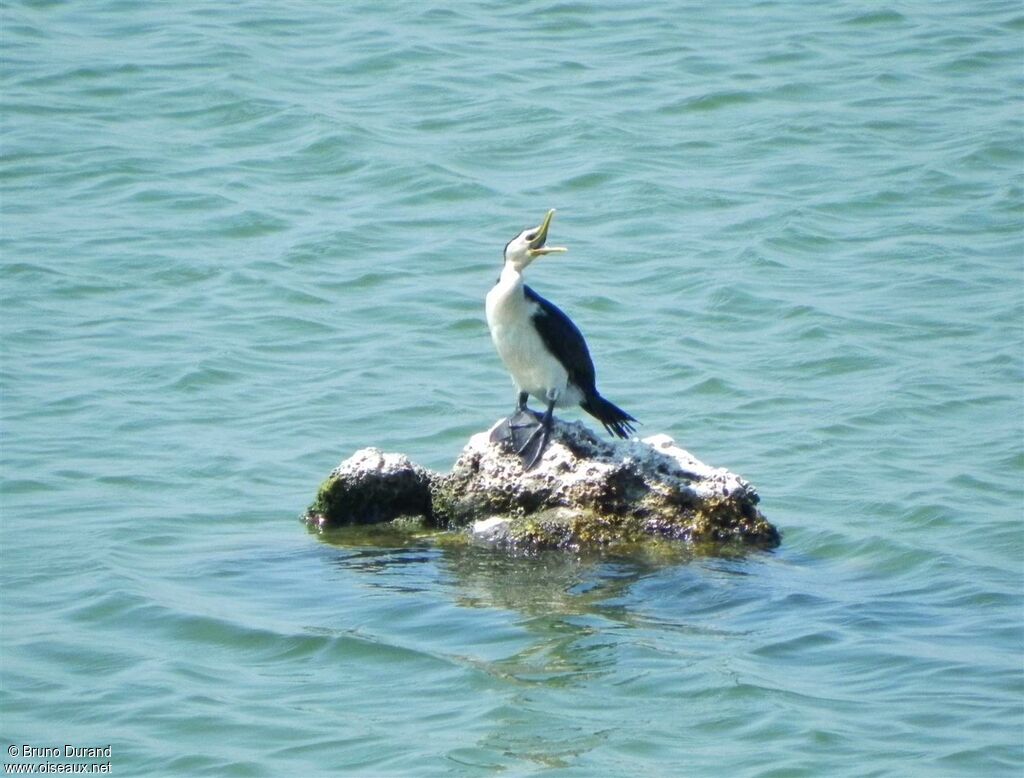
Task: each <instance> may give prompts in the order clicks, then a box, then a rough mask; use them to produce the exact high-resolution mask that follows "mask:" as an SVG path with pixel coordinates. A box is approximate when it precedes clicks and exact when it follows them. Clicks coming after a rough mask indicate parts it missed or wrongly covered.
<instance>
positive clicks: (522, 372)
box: [487, 267, 579, 405]
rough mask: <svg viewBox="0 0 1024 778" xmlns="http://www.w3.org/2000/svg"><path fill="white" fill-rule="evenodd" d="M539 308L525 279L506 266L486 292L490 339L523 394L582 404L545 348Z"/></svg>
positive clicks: (561, 403) (566, 376) (562, 402)
mask: <svg viewBox="0 0 1024 778" xmlns="http://www.w3.org/2000/svg"><path fill="white" fill-rule="evenodd" d="M538 307H539V306H538V305H537V304H536V303H535V302H532V301H530V300H527V299H526V295H525V294H523V281H522V276H520V275H519V273H516V272H515V271H514V270H511V269H510V268H507V267H506V269H505V270H504V271H502V274H501V278H500V279H499V281H498V283H497V284H496V285H495V286H494V288H493V289H491V291H490V292H488V293H487V326H488V327H490V330H491V340H493V341H494V347H495V348H496V349H497V350H498V355H499V356H500V357H501V360H502V361H503V362H504V363H505V367H507V368H508V371H509V372H510V373H511V374H512V380H513V381H515V382H516V385H517V386H518V387H519V389H520V391H523V392H529V393H530V394H531V395H533V396H534V397H536V398H537V399H539V400H543V401H546V400H547V399H548V397H549V393H550V392H551V391H552V390H553V391H555V392H557V393H558V394H559V400H560V402H559V403H558V404H559V405H567V404H575V403H577V402H579V398H578V397H575V394H576V393H575V392H571V391H570V392H568V393H567V392H566V382H567V380H568V373H567V372H566V370H565V368H564V367H562V364H561V363H560V362H559V361H558V360H557V359H555V358H554V357H553V356H552V355H551V353H550V352H549V351H548V350H547V348H545V346H544V342H543V341H542V340H541V338H540V335H538V334H537V330H536V328H535V327H534V326H533V321H532V317H533V314H534V313H535V312H536V311H537V308H538ZM570 394H572V395H574V396H573V397H570V396H568V395H570Z"/></svg>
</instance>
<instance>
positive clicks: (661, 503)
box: [306, 420, 779, 549]
mask: <svg viewBox="0 0 1024 778" xmlns="http://www.w3.org/2000/svg"><path fill="white" fill-rule="evenodd" d="M499 423H500V422H499ZM489 440H490V434H489V432H481V433H478V434H477V435H474V436H473V437H472V438H470V440H469V443H467V445H466V447H465V448H464V449H463V451H462V454H461V455H460V456H459V458H458V460H457V461H456V462H455V465H454V467H453V468H452V470H451V472H449V473H444V474H441V473H434V472H431V471H428V470H425V469H423V468H421V467H419V466H418V465H415V464H413V463H412V462H410V461H409V459H408V458H407V457H405V456H403V455H401V454H385V453H382V452H380V451H378V450H376V449H363V450H361V451H358V452H356V453H355V454H354V455H353V456H352V457H350V458H349V459H348V460H346V461H345V462H343V463H342V464H341V465H339V466H338V467H337V468H335V470H334V471H333V472H332V473H331V474H330V476H329V477H328V478H327V480H326V481H324V483H323V484H322V485H321V487H320V491H319V493H318V495H317V498H316V500H315V502H314V503H313V504H312V505H311V506H310V508H309V510H308V511H307V514H306V517H307V521H309V522H310V523H312V524H314V525H316V526H318V527H322V528H326V527H331V526H338V525H342V524H353V523H377V522H386V521H394V520H408V519H409V518H413V517H418V518H419V519H420V522H421V523H425V524H427V525H430V526H435V527H439V528H445V529H453V530H464V531H466V532H467V533H468V534H469V536H470V537H472V538H474V539H476V540H478V541H480V542H487V543H494V544H499V545H506V546H511V547H516V548H546V547H556V548H567V549H578V548H582V547H587V546H608V545H620V544H632V543H639V542H644V541H647V540H651V539H655V538H670V539H675V540H683V541H689V542H691V543H716V544H722V543H728V544H734V543H742V544H748V545H755V546H759V547H768V548H770V547H774V546H776V545H778V543H779V533H778V531H777V530H776V529H775V527H773V526H772V525H771V524H770V523H769V522H768V521H767V520H766V519H765V518H764V516H763V515H762V514H761V513H760V511H759V510H758V508H757V504H758V501H759V498H758V495H757V492H756V491H755V490H754V488H753V487H752V486H751V485H750V484H749V483H747V482H746V481H744V480H743V479H742V478H740V477H739V476H737V475H735V474H734V473H730V472H729V471H728V470H724V469H721V468H713V467H710V466H708V465H706V464H704V463H703V462H701V461H699V460H698V459H696V458H695V457H693V456H692V455H691V454H689V453H688V452H686V451H684V450H683V449H681V448H679V447H678V446H676V444H675V443H674V442H673V441H672V439H671V438H669V437H668V436H666V435H655V436H653V437H649V438H645V439H644V440H638V439H633V440H629V441H609V440H604V439H601V438H598V437H597V436H596V435H594V433H592V432H591V431H590V430H589V429H588V428H587V427H586V426H584V425H583V424H582V423H580V422H563V421H559V420H556V421H555V424H554V428H553V430H552V435H551V442H550V444H549V445H548V448H547V450H546V451H545V452H544V456H543V458H542V459H541V461H540V463H539V464H538V465H537V466H536V467H535V468H534V469H533V470H530V471H524V470H523V466H522V464H521V462H520V460H519V458H518V457H517V456H515V455H514V454H512V453H509V452H507V451H505V450H504V449H503V448H502V447H501V446H498V445H495V444H492V443H490V442H489Z"/></svg>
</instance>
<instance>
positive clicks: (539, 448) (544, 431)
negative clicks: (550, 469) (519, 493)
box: [516, 414, 551, 470]
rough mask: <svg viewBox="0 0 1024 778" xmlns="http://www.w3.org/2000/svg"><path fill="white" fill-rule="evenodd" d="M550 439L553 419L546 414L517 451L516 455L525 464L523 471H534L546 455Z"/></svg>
mask: <svg viewBox="0 0 1024 778" xmlns="http://www.w3.org/2000/svg"><path fill="white" fill-rule="evenodd" d="M550 437H551V417H550V416H549V415H547V414H545V415H544V417H543V418H542V419H541V421H540V422H539V423H537V424H535V425H534V427H533V430H532V431H531V432H530V434H529V436H528V437H527V438H526V440H525V441H524V442H523V445H522V446H520V447H519V448H517V449H516V453H517V454H518V455H519V459H520V461H521V462H522V463H523V470H532V469H533V468H534V467H536V466H537V463H538V462H540V458H541V457H542V456H543V455H544V449H546V448H547V447H548V438H550Z"/></svg>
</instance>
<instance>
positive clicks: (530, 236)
mask: <svg viewBox="0 0 1024 778" xmlns="http://www.w3.org/2000/svg"><path fill="white" fill-rule="evenodd" d="M536 237H537V233H536V232H528V233H526V239H527V240H533V239H534V238H536Z"/></svg>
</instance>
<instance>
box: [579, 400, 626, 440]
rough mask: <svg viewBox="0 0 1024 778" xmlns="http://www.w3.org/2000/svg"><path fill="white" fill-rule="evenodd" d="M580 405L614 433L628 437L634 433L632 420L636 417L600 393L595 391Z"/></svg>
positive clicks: (621, 436)
mask: <svg viewBox="0 0 1024 778" xmlns="http://www.w3.org/2000/svg"><path fill="white" fill-rule="evenodd" d="M580 407H581V408H582V409H583V410H585V411H586V412H587V413H589V414H590V415H591V416H593V417H594V418H595V419H597V420H598V421H599V422H601V423H602V424H603V425H604V428H605V429H606V430H608V432H609V433H610V434H612V435H618V436H619V437H620V438H628V437H629V436H630V435H631V434H632V433H633V425H632V424H631V423H630V422H634V421H636V419H634V418H633V417H632V416H630V415H629V414H628V413H626V412H625V411H624V410H622V408H620V407H619V406H617V405H616V404H615V403H610V402H608V401H607V400H606V399H604V398H603V397H602V396H601V395H599V394H596V393H595V394H593V395H591V396H590V397H588V398H586V399H585V400H584V401H583V402H581V403H580ZM638 423H639V422H638Z"/></svg>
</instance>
